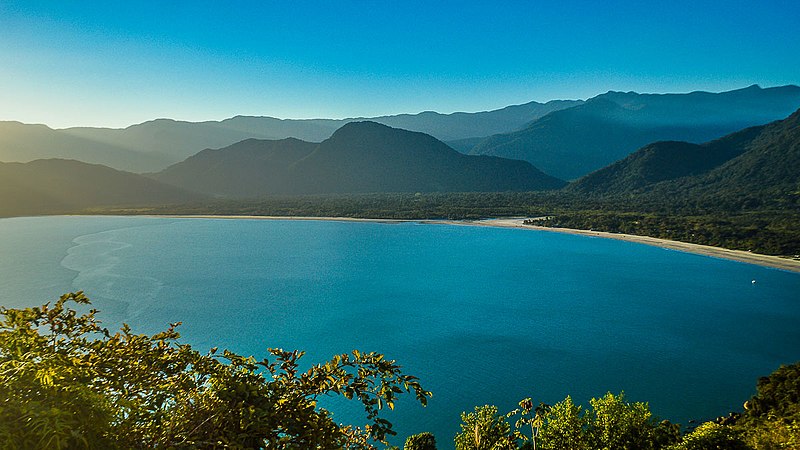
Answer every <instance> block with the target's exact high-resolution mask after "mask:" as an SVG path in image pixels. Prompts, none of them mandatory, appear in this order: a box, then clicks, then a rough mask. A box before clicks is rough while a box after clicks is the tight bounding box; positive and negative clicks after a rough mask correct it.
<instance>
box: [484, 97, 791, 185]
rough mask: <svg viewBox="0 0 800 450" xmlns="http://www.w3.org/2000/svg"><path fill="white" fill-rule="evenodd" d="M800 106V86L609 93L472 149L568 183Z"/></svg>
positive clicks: (767, 119)
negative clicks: (646, 150) (656, 146)
mask: <svg viewBox="0 0 800 450" xmlns="http://www.w3.org/2000/svg"><path fill="white" fill-rule="evenodd" d="M798 107H800V87H798V86H782V87H774V88H767V89H762V88H760V87H759V86H756V85H753V86H750V87H748V88H745V89H739V90H734V91H728V92H722V93H718V94H714V93H708V92H692V93H689V94H637V93H634V92H628V93H624V92H608V93H606V94H602V95H598V96H597V97H594V98H592V99H590V100H588V101H587V102H586V103H585V104H583V105H578V106H575V107H573V108H568V109H564V110H561V111H556V112H553V113H551V114H548V115H546V116H544V117H542V118H540V119H538V120H535V121H533V122H532V123H531V124H530V125H528V126H527V127H526V128H524V129H522V130H519V131H516V132H512V133H506V134H499V135H495V136H492V137H490V138H487V139H485V140H483V141H482V142H480V143H479V144H478V145H476V146H475V147H474V148H473V149H472V150H471V151H470V154H475V155H494V156H502V157H504V158H512V159H522V160H525V161H528V162H530V163H531V164H533V165H534V166H536V167H537V168H539V169H540V170H542V171H543V172H545V173H548V174H550V175H553V176H556V177H558V178H561V179H565V180H572V179H577V178H579V177H581V176H583V175H586V174H587V173H589V172H592V171H594V170H597V169H600V168H602V167H604V166H606V165H608V164H611V163H613V162H614V161H617V160H619V159H621V158H624V157H625V156H627V155H628V154H630V153H631V152H633V151H634V150H636V149H637V148H639V147H642V146H643V145H646V144H648V143H651V142H655V141H662V140H677V141H687V142H692V143H700V142H706V141H709V140H712V139H715V138H718V137H721V136H724V135H726V134H729V133H732V132H735V131H738V130H741V129H742V128H745V127H749V126H754V125H763V124H765V123H768V122H771V121H774V120H779V119H783V118H785V117H786V116H788V115H789V114H791V113H792V112H793V111H795V110H796V109H797V108H798Z"/></svg>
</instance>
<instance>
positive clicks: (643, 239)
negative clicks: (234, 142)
mask: <svg viewBox="0 0 800 450" xmlns="http://www.w3.org/2000/svg"><path fill="white" fill-rule="evenodd" d="M152 217H173V218H199V219H260V220H322V221H338V222H377V223H401V222H416V223H432V224H443V225H461V226H480V227H497V228H515V229H523V230H537V231H549V232H554V233H567V234H576V235H580V236H590V237H599V238H607V239H617V240H620V241H628V242H636V243H640V244H646V245H652V246H655V247H661V248H668V249H671V250H678V251H681V252H688V253H695V254H698V255H705V256H711V257H714V258H723V259H730V260H733V261H739V262H744V263H748V264H756V265H759V266H765V267H772V268H775V269H781V270H786V271H789V272H796V273H800V260H796V259H790V258H783V257H780V256H770V255H760V254H758V253H751V252H747V251H743V250H728V249H726V248H721V247H712V246H710V245H700V244H690V243H688V242H680V241H670V240H668V239H659V238H654V237H650V236H638V235H634V234H622V233H608V232H605V231H590V230H576V229H572V228H551V227H542V226H536V225H526V224H524V223H523V221H524V220H525V218H524V217H516V218H503V219H486V220H424V219H423V220H410V219H356V218H351V217H306V216H233V215H165V216H162V215H158V216H152Z"/></svg>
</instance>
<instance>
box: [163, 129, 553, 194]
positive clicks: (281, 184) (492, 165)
mask: <svg viewBox="0 0 800 450" xmlns="http://www.w3.org/2000/svg"><path fill="white" fill-rule="evenodd" d="M151 176H152V177H153V178H155V179H157V180H159V181H162V182H164V183H168V184H172V185H175V186H179V187H181V188H184V189H187V190H192V191H196V192H202V193H205V194H210V195H215V196H224V197H230V198H253V197H259V196H265V195H271V194H324V193H363V192H475V191H527V190H543V189H555V188H559V187H562V186H563V185H564V184H565V183H564V182H563V181H561V180H558V179H555V178H553V177H550V176H548V175H546V174H543V173H542V172H540V171H539V170H537V169H536V168H535V167H533V166H531V165H530V164H529V163H527V162H524V161H514V160H508V159H504V158H497V157H490V156H468V155H464V154H461V153H458V152H457V151H455V150H453V149H452V148H450V147H448V146H447V145H446V144H444V143H443V142H441V141H439V140H437V139H435V138H434V137H432V136H430V135H427V134H424V133H418V132H411V131H407V130H401V129H397V128H391V127H388V126H386V125H382V124H378V123H375V122H351V123H348V124H346V125H344V126H343V127H341V128H340V129H339V130H337V131H336V132H335V133H334V134H333V136H331V137H330V138H329V139H326V140H324V141H323V142H322V143H320V144H315V143H309V142H305V141H301V140H298V139H293V138H290V139H283V140H278V141H271V140H257V139H248V140H245V141H242V142H239V143H237V144H234V145H232V146H229V147H226V148H222V149H218V150H210V149H209V150H204V151H202V152H200V153H198V154H197V155H194V156H192V157H190V158H188V159H187V160H186V161H183V162H181V163H178V164H175V165H173V166H171V167H169V168H167V169H166V170H164V171H162V172H159V173H156V174H153V175H151Z"/></svg>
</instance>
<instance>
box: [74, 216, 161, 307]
mask: <svg viewBox="0 0 800 450" xmlns="http://www.w3.org/2000/svg"><path fill="white" fill-rule="evenodd" d="M130 230H131V229H130V228H123V229H116V230H109V231H102V232H100V233H94V234H87V235H84V236H79V237H77V238H75V239H73V241H72V242H73V243H74V244H75V245H74V246H73V247H70V248H69V249H67V255H66V256H65V257H64V258H63V259H62V260H61V266H63V267H64V268H66V269H69V270H72V271H75V272H77V275H76V276H75V278H74V279H73V280H72V287H73V289H74V290H82V291H84V292H86V294H87V296H89V297H90V298H91V299H92V301H93V303H95V304H97V303H98V302H102V303H106V304H108V305H109V306H111V307H112V308H113V309H114V310H115V311H116V312H118V313H122V315H123V317H124V318H125V319H126V320H130V319H132V318H135V317H137V316H138V315H140V314H141V313H142V312H144V311H146V310H147V309H149V308H150V307H152V306H153V305H154V304H155V303H156V302H157V301H158V298H159V293H160V292H161V290H162V289H163V287H164V283H163V282H162V281H161V280H160V279H158V278H154V277H151V276H137V275H130V272H131V271H130V268H126V270H125V271H124V272H126V273H127V274H126V275H122V274H121V273H120V272H121V271H119V270H117V268H118V266H119V264H120V263H121V261H122V260H123V259H124V258H125V256H126V253H128V254H129V253H130V250H131V249H132V248H133V245H132V244H130V243H129V242H125V240H124V235H125V232H130Z"/></svg>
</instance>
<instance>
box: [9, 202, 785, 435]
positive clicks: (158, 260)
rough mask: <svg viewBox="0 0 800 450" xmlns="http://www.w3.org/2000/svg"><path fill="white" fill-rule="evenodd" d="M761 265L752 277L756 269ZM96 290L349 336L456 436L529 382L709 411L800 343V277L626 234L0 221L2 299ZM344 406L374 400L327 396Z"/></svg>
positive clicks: (301, 342)
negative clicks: (415, 385)
mask: <svg viewBox="0 0 800 450" xmlns="http://www.w3.org/2000/svg"><path fill="white" fill-rule="evenodd" d="M753 280H756V283H755V284H754V283H753V282H752V281H753ZM74 290H84V291H85V292H86V293H87V295H88V296H89V297H90V298H91V299H92V300H93V303H94V305H95V307H97V308H98V309H100V310H101V318H102V319H103V320H104V321H105V323H106V325H108V326H110V327H118V326H119V325H120V324H121V323H122V322H127V323H129V324H130V325H131V326H132V327H133V328H134V330H137V331H141V332H150V333H152V332H156V331H159V330H163V329H164V328H166V327H167V326H168V324H169V323H170V322H177V321H182V322H183V325H182V327H181V332H182V334H183V338H182V340H183V341H185V342H189V343H191V344H193V345H195V346H197V347H198V348H200V349H207V348H210V347H212V346H220V347H222V348H229V349H231V350H234V351H236V352H239V353H244V354H254V355H256V356H259V357H263V356H265V355H266V351H265V349H266V348H267V347H282V348H285V349H301V350H305V351H306V352H307V356H306V357H305V360H306V361H307V362H308V363H312V362H321V361H323V360H326V359H328V358H329V357H330V356H332V355H333V354H336V353H342V352H349V351H351V350H352V349H355V348H357V349H360V350H364V351H378V352H382V353H385V354H386V355H387V356H388V357H390V358H392V359H396V360H397V361H398V362H399V363H400V364H401V365H403V367H404V368H405V371H406V372H407V373H410V374H414V375H416V376H419V377H420V378H421V380H422V383H423V386H425V388H426V389H429V390H431V391H433V394H434V397H433V398H432V399H431V401H430V404H429V406H428V407H427V408H421V407H419V406H417V405H414V404H413V402H410V401H405V402H401V404H400V405H398V407H397V409H396V410H395V411H394V412H392V413H391V414H387V418H389V420H391V421H392V422H393V423H395V427H396V430H397V431H398V432H399V434H400V435H399V436H398V439H396V440H395V444H398V445H402V440H403V439H404V437H405V436H406V435H409V434H414V433H419V432H422V431H431V432H433V433H434V434H435V435H436V437H437V441H438V442H439V443H440V447H441V448H449V447H450V445H451V444H450V443H451V442H452V437H453V435H454V434H455V433H456V432H457V431H458V423H459V413H460V412H461V411H465V410H470V409H472V408H473V407H474V406H476V405H483V404H495V405H497V406H498V407H500V410H501V411H507V410H510V409H512V408H513V407H515V405H516V402H517V401H519V400H520V399H522V398H524V397H528V396H531V397H533V398H534V400H535V401H537V402H538V401H545V402H548V403H554V402H557V401H560V400H562V399H563V398H564V397H565V396H566V395H572V397H573V399H575V401H576V402H579V403H583V404H586V403H587V402H588V399H589V398H591V397H593V396H601V395H603V394H605V393H606V392H608V391H610V392H614V393H618V392H620V391H622V390H624V391H625V393H626V395H627V397H628V398H629V399H630V400H635V401H649V402H650V406H651V409H652V410H653V411H654V413H655V414H657V415H659V416H661V417H663V418H667V419H670V420H672V421H677V422H681V423H684V424H686V423H687V421H688V420H690V419H696V420H707V419H710V418H713V417H716V416H718V415H723V414H726V413H727V412H728V411H732V410H739V409H741V404H742V402H743V401H744V400H746V399H747V398H748V397H749V396H750V395H752V394H753V393H754V386H755V382H756V380H757V378H758V377H759V376H763V375H767V374H769V373H770V372H771V371H773V370H774V369H776V368H777V367H778V366H779V365H780V364H784V363H792V362H795V361H797V360H799V359H800V327H798V326H797V324H798V323H800V295H798V292H800V275H798V274H795V273H789V272H785V271H780V270H776V269H769V268H763V267H758V266H754V265H749V264H744V263H738V262H733V261H726V260H721V259H715V258H711V257H706V256H699V255H693V254H688V253H682V252H677V251H672V250H665V249H661V248H656V247H650V246H645V245H641V244H635V243H630V242H622V241H614V240H607V239H599V238H588V237H583V236H573V235H565V234H557V233H546V232H537V231H532V230H514V229H501V228H489V227H469V226H453V225H434V224H419V223H413V222H404V223H374V222H369V223H365V222H337V221H290V220H244V219H237V220H221V219H174V218H146V217H41V218H18V219H2V220H0V304H2V305H3V306H6V307H21V306H32V305H39V304H42V303H44V302H46V301H50V300H54V299H55V298H57V296H58V295H60V294H61V293H64V292H68V291H74ZM329 406H330V407H331V408H332V409H334V412H335V417H336V418H337V419H339V420H341V421H343V422H355V423H359V422H361V421H362V420H363V419H362V418H361V415H360V409H359V408H357V407H354V406H353V405H349V406H348V405H346V404H342V403H341V402H336V401H330V402H329Z"/></svg>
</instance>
